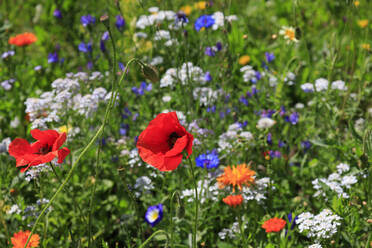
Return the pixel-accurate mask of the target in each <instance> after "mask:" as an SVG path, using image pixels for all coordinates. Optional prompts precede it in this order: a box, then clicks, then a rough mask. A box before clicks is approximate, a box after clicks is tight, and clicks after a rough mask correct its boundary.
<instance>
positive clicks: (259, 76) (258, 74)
mask: <svg viewBox="0 0 372 248" xmlns="http://www.w3.org/2000/svg"><path fill="white" fill-rule="evenodd" d="M256 78H257V80H260V79H261V78H262V75H261V73H260V72H259V71H256Z"/></svg>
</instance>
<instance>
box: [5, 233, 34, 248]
mask: <svg viewBox="0 0 372 248" xmlns="http://www.w3.org/2000/svg"><path fill="white" fill-rule="evenodd" d="M30 233H31V232H30V231H25V232H23V231H19V232H18V233H15V234H14V235H13V237H12V238H11V241H12V244H13V248H23V247H25V244H26V242H27V239H28V236H30ZM39 241H40V237H39V235H37V234H32V236H31V238H30V242H28V244H27V248H32V247H38V246H39Z"/></svg>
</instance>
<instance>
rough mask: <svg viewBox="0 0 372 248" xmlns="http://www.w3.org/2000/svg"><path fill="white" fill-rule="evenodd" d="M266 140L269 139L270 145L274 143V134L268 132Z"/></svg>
mask: <svg viewBox="0 0 372 248" xmlns="http://www.w3.org/2000/svg"><path fill="white" fill-rule="evenodd" d="M266 141H267V144H269V145H272V144H273V138H272V134H271V133H268V134H267V138H266Z"/></svg>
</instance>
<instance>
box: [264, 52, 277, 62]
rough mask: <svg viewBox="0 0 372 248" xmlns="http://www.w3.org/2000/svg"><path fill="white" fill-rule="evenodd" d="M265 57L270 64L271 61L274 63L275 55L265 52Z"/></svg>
mask: <svg viewBox="0 0 372 248" xmlns="http://www.w3.org/2000/svg"><path fill="white" fill-rule="evenodd" d="M265 57H266V61H267V63H270V62H271V61H273V60H274V59H275V56H274V54H273V53H269V52H265Z"/></svg>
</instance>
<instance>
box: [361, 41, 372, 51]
mask: <svg viewBox="0 0 372 248" xmlns="http://www.w3.org/2000/svg"><path fill="white" fill-rule="evenodd" d="M362 48H363V49H365V50H367V51H369V50H370V49H371V45H370V44H368V43H363V44H362Z"/></svg>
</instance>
